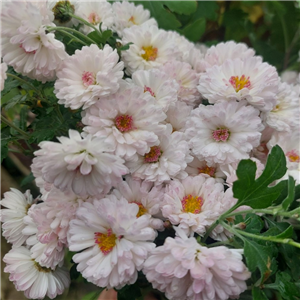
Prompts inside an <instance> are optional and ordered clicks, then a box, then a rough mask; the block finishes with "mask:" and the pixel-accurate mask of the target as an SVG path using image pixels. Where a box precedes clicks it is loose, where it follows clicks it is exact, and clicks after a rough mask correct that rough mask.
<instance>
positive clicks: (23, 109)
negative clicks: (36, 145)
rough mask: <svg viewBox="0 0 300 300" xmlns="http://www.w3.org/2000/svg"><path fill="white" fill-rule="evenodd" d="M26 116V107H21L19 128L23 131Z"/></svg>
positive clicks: (25, 125)
mask: <svg viewBox="0 0 300 300" xmlns="http://www.w3.org/2000/svg"><path fill="white" fill-rule="evenodd" d="M27 116H28V107H27V106H23V107H22V108H21V111H20V128H21V129H22V130H23V131H26V129H27Z"/></svg>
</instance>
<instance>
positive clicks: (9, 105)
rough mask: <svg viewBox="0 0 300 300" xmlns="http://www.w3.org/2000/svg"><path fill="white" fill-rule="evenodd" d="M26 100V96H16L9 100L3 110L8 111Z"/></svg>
mask: <svg viewBox="0 0 300 300" xmlns="http://www.w3.org/2000/svg"><path fill="white" fill-rule="evenodd" d="M26 99H27V94H26V95H20V94H19V95H16V96H14V97H13V98H11V99H10V100H9V101H8V103H7V104H6V105H5V110H9V109H10V108H12V107H14V106H15V105H17V104H20V103H22V102H24V101H26Z"/></svg>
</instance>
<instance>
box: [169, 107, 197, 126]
mask: <svg viewBox="0 0 300 300" xmlns="http://www.w3.org/2000/svg"><path fill="white" fill-rule="evenodd" d="M192 109H193V108H192V106H190V105H187V104H186V103H185V102H182V101H176V102H175V103H172V104H171V105H170V106H169V109H168V111H167V112H166V114H167V118H166V122H167V123H170V124H171V125H172V127H173V131H184V130H185V123H186V121H187V119H188V118H189V116H190V114H191V111H192Z"/></svg>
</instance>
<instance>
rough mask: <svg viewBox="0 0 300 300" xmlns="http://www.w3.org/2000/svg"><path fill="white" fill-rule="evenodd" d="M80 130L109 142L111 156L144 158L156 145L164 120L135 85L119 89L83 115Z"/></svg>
mask: <svg viewBox="0 0 300 300" xmlns="http://www.w3.org/2000/svg"><path fill="white" fill-rule="evenodd" d="M83 115H84V117H83V118H82V123H83V124H85V125H87V126H86V127H84V129H83V130H84V131H85V132H88V133H90V134H93V135H94V136H97V137H101V138H103V139H104V140H105V141H107V142H109V143H111V144H112V145H113V147H114V148H115V154H116V155H117V156H120V157H124V159H125V160H130V159H133V158H136V155H137V154H136V153H138V154H140V155H144V154H145V153H146V152H147V151H149V150H150V147H152V146H154V145H157V143H158V137H157V134H159V133H160V132H161V131H162V130H164V129H165V125H163V124H161V122H163V121H164V119H165V118H166V115H165V114H164V113H163V111H162V110H161V108H160V107H159V106H158V105H156V103H155V99H154V98H153V97H152V96H151V95H150V93H144V89H143V88H141V87H138V86H129V87H128V88H124V89H123V88H122V89H121V90H120V91H119V92H117V93H116V94H115V95H113V96H111V97H107V98H102V99H101V101H99V102H97V103H96V104H95V105H93V106H91V107H90V108H89V109H87V110H86V111H85V112H84V114H83Z"/></svg>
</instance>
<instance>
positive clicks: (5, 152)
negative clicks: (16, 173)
mask: <svg viewBox="0 0 300 300" xmlns="http://www.w3.org/2000/svg"><path fill="white" fill-rule="evenodd" d="M7 155H8V140H7V139H5V140H3V139H1V163H2V161H3V159H4V158H6V157H7Z"/></svg>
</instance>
